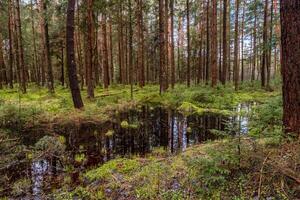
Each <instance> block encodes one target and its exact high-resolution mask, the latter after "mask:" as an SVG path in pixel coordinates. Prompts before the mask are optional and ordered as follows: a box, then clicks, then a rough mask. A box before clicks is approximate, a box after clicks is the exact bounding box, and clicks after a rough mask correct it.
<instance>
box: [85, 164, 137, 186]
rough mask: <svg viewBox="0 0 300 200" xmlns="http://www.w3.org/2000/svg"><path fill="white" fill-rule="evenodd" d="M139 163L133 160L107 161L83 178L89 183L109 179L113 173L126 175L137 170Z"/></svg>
mask: <svg viewBox="0 0 300 200" xmlns="http://www.w3.org/2000/svg"><path fill="white" fill-rule="evenodd" d="M139 166H140V163H139V162H138V161H137V160H134V159H125V158H119V159H115V160H112V161H109V162H107V163H105V164H104V165H102V166H101V167H99V168H96V169H93V170H90V171H88V172H86V173H85V175H84V176H85V177H86V178H88V179H89V180H90V181H94V180H99V179H100V180H104V179H109V178H111V176H112V174H113V173H121V174H128V173H131V172H132V171H134V170H135V169H137V168H138V167H139Z"/></svg>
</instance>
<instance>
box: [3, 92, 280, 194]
mask: <svg viewBox="0 0 300 200" xmlns="http://www.w3.org/2000/svg"><path fill="white" fill-rule="evenodd" d="M154 89H156V86H148V88H145V89H143V90H141V89H135V90H134V91H135V100H134V101H131V100H130V99H128V98H129V94H128V88H123V89H122V88H118V92H117V91H116V90H114V88H112V89H111V90H112V91H111V92H110V95H111V96H107V94H105V95H98V98H96V100H95V101H93V102H87V101H86V109H85V110H83V111H76V112H74V111H72V108H71V103H70V102H68V101H65V99H67V98H69V97H67V93H66V91H65V90H64V89H61V90H59V91H58V93H57V94H56V96H52V97H49V96H47V94H46V93H43V90H39V92H40V93H35V94H39V95H33V96H32V97H31V96H30V95H29V94H28V95H25V96H22V97H20V99H21V101H20V102H21V104H17V101H16V100H15V99H14V98H15V97H17V96H16V95H19V94H18V93H12V94H5V95H2V97H4V98H3V99H2V100H1V101H0V102H1V106H0V109H1V110H2V111H4V112H2V113H1V115H0V117H1V121H2V123H1V128H2V129H1V135H0V145H1V148H3V149H4V151H2V152H1V154H0V156H1V158H5V159H2V161H0V175H1V177H3V178H1V186H0V194H1V195H0V196H12V197H14V198H17V197H18V198H25V199H26V198H27V199H45V198H46V197H47V198H54V199H74V198H75V199H76V198H77V199H105V198H112V199H137V198H138V199H157V198H160V199H162V198H165V199H170V198H173V199H174V198H175V199H186V198H191V199H193V198H196V199H198V197H199V195H200V196H201V195H202V196H203V195H204V196H205V195H212V194H213V195H218V192H216V191H219V192H220V191H222V190H223V189H224V188H223V187H225V185H226V184H225V182H226V181H225V179H226V178H227V177H228V176H229V175H230V173H232V170H233V171H235V170H236V169H238V168H239V167H240V166H241V163H243V159H244V158H246V161H247V162H246V163H247V164H246V165H249V164H251V163H248V162H250V160H247V156H246V155H245V156H244V158H243V159H241V155H242V154H243V153H245V152H248V151H249V148H250V149H253V148H255V146H256V145H254V144H253V142H252V139H250V138H248V139H245V138H244V136H246V137H247V135H248V132H249V127H250V126H251V123H253V122H251V119H250V118H249V116H250V114H251V111H252V108H256V107H257V105H264V102H266V101H268V100H269V99H270V98H271V99H272V98H274V97H276V96H278V94H279V93H278V92H276V91H274V92H266V91H263V90H255V86H247V87H245V88H242V90H241V91H240V92H238V93H235V92H234V91H233V89H232V88H227V89H221V88H219V89H218V88H217V89H214V90H208V89H203V88H200V87H199V88H196V87H195V88H191V89H188V91H186V90H183V91H181V89H182V88H181V87H180V86H179V87H177V88H176V89H175V90H174V91H172V92H169V93H167V94H165V95H164V96H162V97H161V96H158V95H157V94H156V92H155V91H156V90H154ZM33 90H34V89H33ZM98 92H101V93H102V91H101V90H98ZM120 95H121V96H120ZM115 98H116V99H117V100H113V99H115ZM43 99H44V102H45V103H43V104H37V103H38V102H40V101H42V100H43ZM32 102H35V103H36V104H37V105H36V107H35V106H34V105H33V104H32ZM58 102H60V103H58ZM108 102H110V103H108ZM254 102H255V103H254ZM19 105H21V106H19ZM17 106H19V107H17ZM15 107H17V108H18V109H16V108H15ZM49 108H50V109H49ZM16 111H18V112H16ZM104 116H105V117H104ZM255 117H259V116H255ZM251 127H252V128H253V125H252V126H251ZM257 127H259V126H257ZM262 127H263V125H262ZM264 130H265V129H264ZM276 130H277V129H276ZM260 131H261V130H260V129H257V130H256V129H255V132H260ZM229 138H231V139H229ZM241 138H242V139H241ZM211 141H216V142H211ZM206 146H207V147H209V148H208V150H207V148H206ZM211 147H212V148H211ZM225 147H226V148H225ZM217 149H220V152H215V150H217ZM182 152H184V153H182ZM191 152H197V153H191ZM196 154H197V155H198V156H196ZM210 154H211V155H210ZM199 156H200V157H199ZM207 156H208V157H207ZM209 157H211V158H213V159H212V160H209V159H208V160H206V158H209ZM189 159H190V160H189ZM216 163H221V166H219V164H216ZM223 165H224V166H223ZM97 166H100V167H99V168H97ZM195 166H197V167H196V168H195ZM95 167H96V168H95ZM203 167H204V169H206V170H208V171H206V172H205V170H204V172H205V173H204V174H202V172H201V173H200V171H199V170H200V169H203ZM94 168H95V169H94ZM229 168H230V169H229ZM93 169H94V170H93ZM89 170H90V171H89ZM153 170H154V171H153ZM156 170H157V171H156ZM195 170H196V171H195ZM143 177H144V178H145V179H143ZM195 177H198V178H199V177H202V178H200V179H201V184H204V185H206V186H205V187H201V188H200V189H199V188H198V189H199V191H198V189H197V188H194V187H195V184H193V182H195V183H196V182H197V181H200V179H199V180H194V178H195ZM205 177H207V178H205ZM209 177H211V178H209ZM160 178H161V179H160ZM198 178H197V179H198ZM203 180H204V182H205V183H203V182H202V181H203ZM145 181H146V182H145ZM161 181H162V182H161ZM5 183H8V184H5ZM197 183H198V184H200V182H197ZM136 184H138V185H136ZM236 184H239V182H237V183H236ZM139 185H140V186H139ZM196 185H197V184H196Z"/></svg>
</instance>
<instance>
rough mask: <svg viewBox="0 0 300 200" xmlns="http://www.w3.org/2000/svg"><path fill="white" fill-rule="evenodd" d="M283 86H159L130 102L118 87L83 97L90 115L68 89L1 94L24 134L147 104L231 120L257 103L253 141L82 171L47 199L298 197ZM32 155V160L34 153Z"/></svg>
mask: <svg viewBox="0 0 300 200" xmlns="http://www.w3.org/2000/svg"><path fill="white" fill-rule="evenodd" d="M279 87H280V84H278V88H277V87H273V89H274V90H273V91H266V90H264V89H260V87H259V83H246V84H243V85H242V86H241V88H240V90H239V91H238V92H236V91H235V90H234V88H233V87H232V85H227V86H226V87H225V88H224V87H223V86H218V87H216V88H214V89H212V88H210V87H209V86H195V87H191V88H188V89H187V88H186V87H185V86H184V85H177V86H176V88H175V89H174V90H170V91H169V92H167V93H165V94H163V95H161V96H160V95H159V93H158V91H159V87H158V86H157V85H149V86H146V87H145V88H143V89H140V88H138V87H134V99H133V100H131V98H130V87H129V86H114V87H111V88H109V92H105V91H103V89H101V88H97V89H96V90H95V93H96V98H95V99H94V100H89V99H87V97H86V93H85V92H84V91H83V92H82V94H83V99H84V103H85V108H84V109H83V110H74V109H73V105H72V101H71V98H70V93H69V90H68V89H65V88H56V93H55V95H49V94H48V93H47V90H46V89H39V88H37V87H34V86H32V87H30V88H29V89H28V93H27V94H25V95H22V94H20V93H19V92H18V90H2V91H0V120H1V128H2V129H3V130H4V129H5V130H6V131H7V129H8V130H10V131H17V130H18V129H16V124H18V125H20V124H21V125H22V127H21V126H20V128H25V129H26V128H27V127H28V126H29V124H31V125H32V123H34V124H39V123H41V122H44V123H49V124H51V122H53V121H56V122H57V121H59V122H64V121H73V120H74V121H78V120H79V121H80V120H82V121H84V120H88V121H94V122H103V121H106V120H109V119H110V117H112V116H113V114H114V113H116V112H122V111H124V110H128V109H130V108H132V109H135V108H139V107H141V106H145V105H147V106H149V107H156V106H162V107H165V108H170V109H176V110H177V111H179V112H181V113H183V114H184V115H189V114H190V113H196V114H199V115H201V114H203V113H206V112H210V113H217V114H222V115H229V116H231V115H234V114H235V113H234V111H233V108H234V107H235V106H236V105H237V104H239V103H243V102H256V106H254V107H253V108H252V109H251V113H248V114H249V115H250V118H249V119H250V122H249V127H248V129H249V133H248V135H247V136H243V137H232V136H228V137H225V138H223V139H220V140H215V141H207V142H205V143H203V144H199V145H195V146H191V147H189V148H188V149H187V150H186V151H184V152H183V153H179V154H175V155H174V154H171V153H168V152H167V151H165V150H163V149H160V148H159V149H155V150H154V151H153V152H151V153H149V154H147V155H146V156H144V157H135V156H133V157H132V156H131V157H125V158H116V159H113V160H110V161H108V162H106V163H105V164H103V165H100V166H99V167H94V168H92V169H84V170H82V171H80V172H79V175H78V176H79V180H77V181H78V182H77V183H76V184H74V182H73V176H74V173H73V172H71V173H67V174H65V175H64V176H63V177H59V178H60V179H62V180H59V181H58V182H60V184H59V187H58V188H57V187H55V186H53V187H51V188H52V191H51V192H50V194H46V195H47V197H49V195H50V197H51V198H53V199H74V198H75V199H236V200H238V199H252V198H254V199H259V198H270V199H297V198H300V188H299V185H300V178H299V174H300V171H299V165H300V157H299V155H300V145H299V140H297V139H295V138H293V137H292V136H283V134H282V122H281V121H282V120H281V118H282V101H281V93H280V88H279ZM0 133H1V129H0ZM60 139H61V138H60ZM5 140H9V141H10V138H8V139H7V137H6V136H4V137H2V135H1V134H0V146H1V148H4V149H7V150H8V152H9V151H11V150H9V149H12V146H16V145H15V144H14V142H15V141H14V140H12V141H11V142H12V143H11V144H10V145H7V144H6V143H5ZM61 140H62V142H63V140H64V139H63V138H62V139H61ZM3 141H4V143H3ZM52 148H53V146H52ZM54 148H58V149H59V148H60V146H59V145H58V146H54ZM19 151H20V150H18V152H19ZM5 152H6V151H3V152H2V154H0V157H1V158H2V157H5V158H7V157H8V154H5ZM25 154H26V157H27V158H28V159H33V158H32V156H33V155H32V154H31V153H28V152H26V153H25ZM14 159H18V157H17V156H16V154H15V153H13V155H12V156H11V160H14ZM80 159H81V158H79V160H80ZM82 159H84V158H82ZM3 162H4V164H5V163H6V161H5V160H4V161H3V160H2V161H1V162H0V165H1V164H3ZM68 170H71V169H68ZM71 171H72V170H71ZM3 180H4V179H3ZM24 181H25V182H24ZM24 181H23V180H20V181H19V182H17V183H16V184H15V185H14V187H13V191H15V194H23V193H24V191H27V190H28V185H30V184H28V180H26V179H25V180H24ZM24 188H27V189H24ZM55 188H56V189H55ZM0 191H1V187H0Z"/></svg>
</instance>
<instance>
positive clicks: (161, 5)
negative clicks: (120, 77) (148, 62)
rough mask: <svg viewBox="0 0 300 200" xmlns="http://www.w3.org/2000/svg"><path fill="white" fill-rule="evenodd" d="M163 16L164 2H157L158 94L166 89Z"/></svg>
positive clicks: (161, 0)
mask: <svg viewBox="0 0 300 200" xmlns="http://www.w3.org/2000/svg"><path fill="white" fill-rule="evenodd" d="M164 23H165V14H164V1H163V0H159V52H160V59H159V66H160V70H159V71H160V72H159V77H160V78H159V79H160V81H159V82H160V93H163V92H165V91H166V90H167V89H168V87H167V81H166V80H167V77H166V76H167V74H166V62H165V59H166V55H165V54H166V51H165V48H166V44H165V25H164Z"/></svg>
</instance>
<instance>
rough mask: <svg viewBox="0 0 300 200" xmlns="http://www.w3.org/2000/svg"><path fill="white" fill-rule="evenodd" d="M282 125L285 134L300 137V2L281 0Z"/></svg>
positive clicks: (296, 0)
mask: <svg viewBox="0 0 300 200" xmlns="http://www.w3.org/2000/svg"><path fill="white" fill-rule="evenodd" d="M280 2H281V8H280V16H281V17H280V18H281V27H282V29H281V45H282V63H281V66H282V77H283V124H284V129H285V132H286V133H295V134H297V135H298V137H299V135H300V103H299V102H300V59H299V58H300V48H299V47H300V37H299V35H300V12H299V10H300V2H299V1H298V0H281V1H280Z"/></svg>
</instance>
